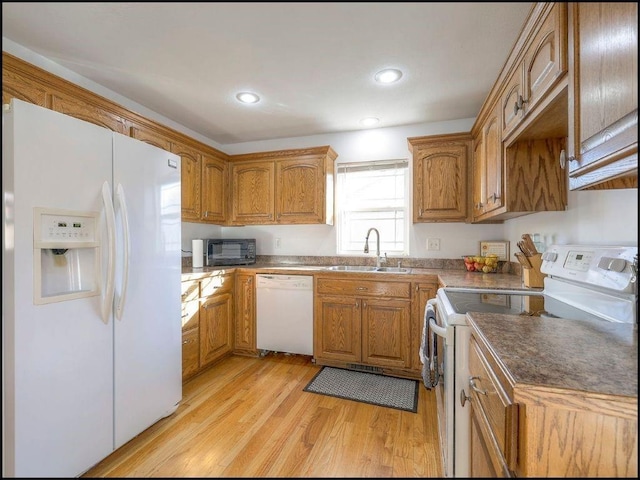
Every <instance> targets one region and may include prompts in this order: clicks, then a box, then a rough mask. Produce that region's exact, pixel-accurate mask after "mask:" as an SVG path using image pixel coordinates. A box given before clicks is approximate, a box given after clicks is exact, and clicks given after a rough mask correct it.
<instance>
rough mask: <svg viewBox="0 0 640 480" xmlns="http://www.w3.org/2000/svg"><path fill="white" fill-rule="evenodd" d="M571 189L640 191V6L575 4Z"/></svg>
mask: <svg viewBox="0 0 640 480" xmlns="http://www.w3.org/2000/svg"><path fill="white" fill-rule="evenodd" d="M569 42H570V46H569V56H570V58H569V141H568V145H567V154H568V157H569V162H568V167H569V188H570V189H571V190H577V189H588V188H637V187H638V4H637V3H635V2H629V3H626V2H616V3H608V2H603V3H586V2H585V3H582V2H577V3H570V4H569Z"/></svg>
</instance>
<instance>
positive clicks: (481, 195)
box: [471, 131, 486, 220]
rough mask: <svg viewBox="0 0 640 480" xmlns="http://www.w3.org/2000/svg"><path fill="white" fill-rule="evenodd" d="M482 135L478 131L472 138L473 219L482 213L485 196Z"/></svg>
mask: <svg viewBox="0 0 640 480" xmlns="http://www.w3.org/2000/svg"><path fill="white" fill-rule="evenodd" d="M482 135H483V132H482V131H480V132H479V133H478V134H476V136H475V137H474V138H473V158H472V159H471V165H472V168H471V172H472V175H473V184H472V188H471V192H472V193H471V195H472V196H471V203H472V207H471V214H472V218H473V219H474V220H475V219H476V218H478V217H480V215H482V213H483V208H484V199H485V196H486V193H485V187H484V171H485V165H484V141H483V137H482Z"/></svg>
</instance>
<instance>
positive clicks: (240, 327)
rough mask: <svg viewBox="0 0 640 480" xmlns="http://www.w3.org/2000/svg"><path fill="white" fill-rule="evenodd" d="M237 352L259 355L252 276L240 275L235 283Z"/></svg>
mask: <svg viewBox="0 0 640 480" xmlns="http://www.w3.org/2000/svg"><path fill="white" fill-rule="evenodd" d="M235 292H236V295H235V296H236V311H235V320H236V321H235V347H234V349H235V351H236V352H238V351H240V352H242V353H249V354H257V350H256V303H255V302H256V294H255V280H254V276H253V275H252V274H238V275H236V282H235Z"/></svg>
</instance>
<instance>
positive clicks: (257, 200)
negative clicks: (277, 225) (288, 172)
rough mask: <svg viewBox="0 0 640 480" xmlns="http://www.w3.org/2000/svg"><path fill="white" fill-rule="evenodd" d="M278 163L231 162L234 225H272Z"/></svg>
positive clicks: (232, 220)
mask: <svg viewBox="0 0 640 480" xmlns="http://www.w3.org/2000/svg"><path fill="white" fill-rule="evenodd" d="M274 175H275V163H274V162H271V161H269V162H251V163H232V164H231V179H232V187H231V190H232V201H231V204H232V210H231V211H232V213H231V222H232V223H235V224H240V225H242V224H254V225H260V224H263V225H264V224H273V223H274V220H275V218H274V217H275V214H274V212H275V183H274Z"/></svg>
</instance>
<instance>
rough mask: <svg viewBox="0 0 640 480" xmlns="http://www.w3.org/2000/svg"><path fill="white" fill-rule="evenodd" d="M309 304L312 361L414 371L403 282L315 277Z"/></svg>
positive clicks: (408, 302) (408, 305)
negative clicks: (313, 295)
mask: <svg viewBox="0 0 640 480" xmlns="http://www.w3.org/2000/svg"><path fill="white" fill-rule="evenodd" d="M314 310H315V312H314V357H315V361H316V363H317V364H319V365H332V366H337V367H343V368H353V369H356V370H358V369H359V370H365V371H376V372H378V373H388V374H393V375H397V376H405V377H415V374H414V373H413V372H411V365H412V361H411V354H410V346H411V312H412V306H411V284H410V283H409V282H390V281H389V282H385V281H371V280H353V279H332V278H322V277H319V278H317V279H316V295H315V307H314Z"/></svg>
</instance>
